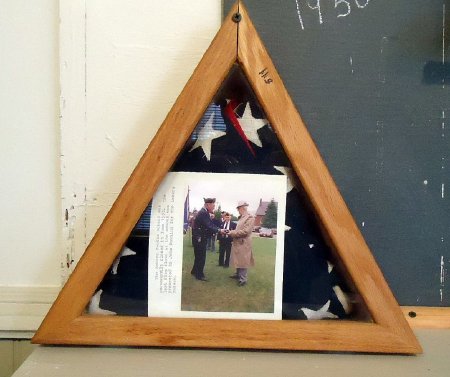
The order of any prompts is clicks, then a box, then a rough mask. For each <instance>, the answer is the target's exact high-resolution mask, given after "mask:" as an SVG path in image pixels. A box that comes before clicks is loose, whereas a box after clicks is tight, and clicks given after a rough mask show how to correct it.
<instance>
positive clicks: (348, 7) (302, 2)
mask: <svg viewBox="0 0 450 377" xmlns="http://www.w3.org/2000/svg"><path fill="white" fill-rule="evenodd" d="M370 1H371V0H295V5H296V9H297V17H298V21H299V23H300V27H301V29H302V30H305V22H304V20H303V12H304V11H306V12H309V11H314V12H316V14H317V21H318V23H319V24H320V25H322V24H323V23H324V21H325V20H326V18H327V17H328V18H331V17H337V18H342V17H347V16H349V15H350V14H351V13H352V10H353V9H355V8H357V9H364V8H365V7H367V5H368V4H369V3H370ZM330 4H331V5H334V12H333V14H331V13H330V12H332V11H330V10H329V9H328V7H324V6H323V5H327V6H329V5H330ZM324 9H327V10H326V12H325V13H326V14H325V13H324Z"/></svg>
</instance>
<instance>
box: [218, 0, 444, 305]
mask: <svg viewBox="0 0 450 377" xmlns="http://www.w3.org/2000/svg"><path fill="white" fill-rule="evenodd" d="M233 3H234V0H224V14H226V13H227V12H228V10H229V9H230V7H231V5H232V4H233ZM244 4H245V5H246V7H247V9H248V11H249V13H250V15H251V18H252V20H253V23H254V24H255V26H256V29H257V30H258V32H259V34H260V36H261V38H262V40H263V42H264V43H265V45H266V47H267V49H268V51H269V53H270V55H271V57H272V60H273V61H274V63H275V65H276V67H277V69H278V72H279V73H280V75H281V77H282V78H283V81H284V84H285V86H286V88H287V90H288V91H289V93H290V95H291V97H292V99H293V100H294V102H295V104H296V106H297V109H298V110H299V112H300V113H301V115H302V117H303V119H304V121H305V123H306V124H307V126H308V129H309V131H310V133H311V134H312V136H313V138H314V140H315V142H316V144H317V146H318V148H319V150H320V151H321V153H322V156H323V157H324V159H325V162H326V163H327V165H328V168H329V169H330V171H331V173H332V175H333V177H334V179H335V181H336V183H337V185H338V187H339V189H340V190H341V193H342V195H343V197H344V199H345V201H346V202H347V204H348V206H349V208H350V210H351V212H352V214H353V216H354V218H355V220H356V222H357V223H358V224H359V226H360V229H361V231H362V233H363V235H364V237H365V239H366V241H367V243H368V244H369V246H370V248H371V249H372V252H373V253H374V255H375V258H376V259H377V261H378V263H379V265H380V267H381V269H382V271H383V273H384V274H385V277H386V279H387V281H388V283H389V284H390V286H391V289H392V290H393V292H394V294H395V296H396V297H397V300H398V301H399V303H400V304H401V305H413V306H450V275H449V272H448V269H449V266H450V201H449V198H450V88H449V80H450V67H449V65H448V64H447V61H450V53H449V51H450V46H449V42H450V0H396V1H391V0H309V1H308V0H246V1H244Z"/></svg>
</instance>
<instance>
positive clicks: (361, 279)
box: [33, 2, 421, 354]
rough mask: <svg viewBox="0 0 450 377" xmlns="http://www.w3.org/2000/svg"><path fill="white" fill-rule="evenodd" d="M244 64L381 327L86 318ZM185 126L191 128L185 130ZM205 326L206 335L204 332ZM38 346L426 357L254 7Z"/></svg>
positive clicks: (174, 118) (89, 253) (171, 125)
mask: <svg viewBox="0 0 450 377" xmlns="http://www.w3.org/2000/svg"><path fill="white" fill-rule="evenodd" d="M236 15H240V16H239V17H236ZM239 18H240V20H239ZM236 47H237V48H236ZM236 62H238V63H239V64H240V66H241V67H242V69H243V71H244V73H245V75H246V76H247V79H248V81H249V82H250V84H251V85H252V87H253V90H254V92H255V93H256V96H257V98H258V100H259V101H260V103H261V105H262V107H263V109H264V111H265V113H266V115H267V117H268V119H269V121H270V123H271V125H272V127H273V128H274V130H275V131H276V133H277V135H278V137H279V140H280V142H281V143H282V146H283V147H284V149H285V151H286V153H287V155H288V157H289V158H290V160H291V163H292V166H293V168H294V170H295V172H296V174H297V175H298V177H299V179H300V181H301V183H302V185H303V187H304V189H305V191H306V193H307V195H308V196H309V198H310V200H311V202H312V205H313V207H314V210H315V212H316V215H317V218H318V220H319V221H320V223H321V225H322V227H323V229H324V232H325V233H326V235H327V236H328V238H329V241H330V243H331V245H332V246H333V249H334V250H335V252H336V254H337V256H338V257H339V259H340V260H341V261H342V264H343V266H345V268H346V269H347V271H348V274H349V276H350V278H351V280H352V281H353V283H354V285H355V287H356V289H357V290H358V292H359V293H360V295H361V297H362V299H363V301H364V302H365V304H366V306H367V309H368V311H369V313H370V315H371V316H372V319H373V322H356V321H251V320H223V319H220V320H217V319H173V318H148V317H121V316H95V315H83V312H84V310H85V308H86V305H87V304H88V302H89V300H90V298H91V297H92V295H93V293H94V291H95V289H96V288H97V286H98V285H99V283H100V282H101V280H102V279H103V277H104V275H105V274H106V272H107V271H108V269H109V268H110V266H111V265H112V263H113V261H114V259H115V258H116V256H117V254H118V253H119V251H120V249H121V248H122V246H123V244H124V243H125V241H126V239H127V237H128V236H129V234H130V232H131V230H132V229H133V227H134V225H135V223H136V222H137V221H138V219H139V217H140V215H141V214H142V213H143V211H144V209H145V208H146V206H147V205H148V203H149V201H150V200H151V198H152V197H153V194H154V193H155V192H156V190H157V188H158V186H159V184H160V183H161V181H162V180H163V178H164V176H165V174H166V173H167V172H168V171H169V169H170V168H171V166H172V164H173V163H174V161H175V160H176V158H177V156H178V154H179V153H180V151H181V150H182V148H183V147H184V145H185V143H186V141H187V140H188V138H189V137H190V135H191V134H192V132H193V130H194V129H195V127H196V125H197V123H198V122H199V120H200V119H201V117H202V115H203V114H204V112H205V110H206V108H207V106H208V105H209V104H210V103H211V101H212V99H213V97H214V95H215V94H216V92H217V91H218V89H219V87H220V85H221V84H222V82H223V81H224V80H225V78H226V76H227V74H228V73H229V71H230V69H231V67H232V66H233V64H235V63H236ZM192 104H195V106H192ZM181 124H182V125H183V127H180V126H179V125H181ZM93 266H95V268H94V267H93ZM200 328H201V331H198V329H200ZM33 342H34V343H42V344H83V345H135V346H171V347H214V348H254V349H278V350H314V351H323V350H326V351H356V352H379V353H405V354H414V353H420V352H421V347H420V345H419V343H418V342H417V340H416V338H415V336H414V334H413V332H412V331H411V329H410V327H409V325H408V323H407V321H406V319H405V318H404V315H403V314H402V312H401V310H400V308H399V306H398V304H397V302H396V301H395V298H394V296H393V294H392V293H391V291H390V289H389V287H388V285H387V283H386V281H385V280H384V278H383V275H382V273H381V271H380V270H379V268H378V266H377V264H376V262H375V260H374V258H373V256H372V254H371V252H370V250H369V248H368V246H367V244H366V242H365V241H364V238H363V236H362V235H361V233H360V231H359V229H358V227H357V225H356V223H355V221H354V220H353V218H352V216H351V214H350V212H349V210H348V208H347V206H346V204H345V202H344V200H343V198H342V196H341V195H340V193H339V191H338V189H337V187H336V185H335V183H334V182H333V179H332V177H331V175H330V173H329V171H328V169H327V168H326V165H325V163H324V161H323V160H322V158H321V156H320V154H319V152H318V150H317V148H316V146H315V144H314V142H313V140H312V138H311V136H310V135H309V133H308V131H307V129H306V127H305V125H304V123H303V121H302V119H301V118H300V115H299V114H298V112H297V110H296V108H295V106H294V104H293V102H292V100H291V98H290V97H289V95H288V93H287V91H286V89H285V87H284V85H283V82H282V80H281V78H280V76H279V75H278V73H277V71H276V69H275V67H274V65H273V63H272V60H271V59H270V57H269V54H268V53H267V51H266V49H265V47H264V45H263V43H262V41H261V39H260V38H259V36H258V34H257V32H256V30H255V28H254V26H253V24H252V22H251V20H250V18H249V16H248V13H247V10H246V9H245V8H244V6H243V5H242V4H239V2H237V3H236V4H235V5H234V6H233V8H232V10H231V13H230V14H229V15H228V16H227V18H226V19H225V21H224V23H223V26H222V27H221V29H220V30H219V32H218V34H217V35H216V37H215V38H214V40H213V42H212V43H211V46H210V47H209V48H208V50H207V51H206V53H205V55H204V56H203V58H202V60H201V62H200V63H199V65H198V66H197V68H196V69H195V71H194V73H193V75H192V77H191V78H190V80H189V81H188V83H187V84H186V86H185V88H184V89H183V91H182V93H181V94H180V96H179V97H178V99H177V101H176V103H175V104H174V106H173V108H172V109H171V111H170V112H169V114H168V116H167V118H166V119H165V121H164V122H163V124H162V125H161V127H160V129H159V131H158V133H157V134H156V136H155V137H154V139H153V141H152V142H151V144H150V145H149V147H148V149H147V150H146V152H145V153H144V155H143V157H142V158H141V160H140V161H139V163H138V165H137V167H136V168H135V170H134V171H133V173H132V175H131V176H130V178H129V180H128V182H127V183H126V185H125V186H124V188H123V190H122V192H121V193H120V195H119V197H118V198H117V200H116V202H115V203H114V205H113V207H112V208H111V210H110V212H109V213H108V215H107V216H106V218H105V219H104V221H103V223H102V225H101V226H100V228H99V229H98V231H97V233H96V234H95V236H94V238H93V240H92V242H91V243H90V245H89V246H88V248H87V250H86V251H85V253H84V255H83V257H82V258H81V260H80V262H79V263H78V265H77V267H76V269H75V271H74V272H73V274H72V275H71V277H70V278H69V280H68V282H67V284H66V285H65V286H64V288H63V290H62V291H61V293H60V295H59V296H58V298H57V299H56V301H55V303H54V305H53V306H52V308H51V309H50V311H49V313H48V314H47V316H46V318H45V319H44V321H43V323H42V325H41V326H40V328H39V330H38V331H37V333H36V335H35V336H34V338H33Z"/></svg>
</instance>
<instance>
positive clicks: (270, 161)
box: [88, 70, 358, 319]
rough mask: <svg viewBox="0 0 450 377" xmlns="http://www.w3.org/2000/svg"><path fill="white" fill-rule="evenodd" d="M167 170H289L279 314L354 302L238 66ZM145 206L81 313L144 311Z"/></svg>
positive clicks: (315, 314)
mask: <svg viewBox="0 0 450 377" xmlns="http://www.w3.org/2000/svg"><path fill="white" fill-rule="evenodd" d="M193 105H194V104H193ZM172 171H183V172H209V173H247V174H272V175H280V174H286V175H288V176H290V178H291V181H292V182H293V183H294V186H295V187H293V188H292V189H291V190H290V191H288V192H287V194H286V229H288V230H286V232H285V244H284V274H283V275H284V276H283V319H331V318H337V319H339V318H349V317H351V316H352V307H353V308H355V306H356V305H358V303H355V302H352V299H351V297H354V296H353V295H354V293H352V292H351V289H350V287H349V286H348V285H347V284H346V281H344V280H343V279H342V277H341V275H340V274H339V273H338V272H337V271H336V268H335V266H334V264H333V258H332V253H331V250H330V248H329V247H328V245H327V244H326V242H325V240H324V237H323V236H322V234H321V231H320V229H319V227H318V225H317V222H316V219H315V216H314V214H313V212H312V210H311V209H310V205H309V200H308V198H307V197H306V195H305V193H304V191H303V190H302V188H301V185H300V183H299V182H298V180H297V178H296V177H295V176H294V177H293V176H292V175H291V173H292V169H291V164H290V162H289V159H288V157H287V156H286V154H285V152H284V150H283V148H282V146H281V145H280V143H279V141H278V138H277V136H276V134H275V132H274V130H273V129H272V127H271V126H270V124H269V123H268V121H266V117H265V114H264V113H263V111H262V109H261V107H260V106H259V104H258V102H257V100H256V97H255V96H254V95H253V92H252V91H251V89H250V87H249V85H248V83H247V82H246V80H245V78H244V76H243V75H242V73H241V72H240V71H238V70H235V72H234V73H232V74H231V75H230V77H229V78H228V79H227V81H226V82H225V84H224V85H223V87H222V89H221V91H220V92H219V93H218V94H217V96H216V98H215V100H214V102H213V103H212V104H211V105H210V106H209V108H208V109H207V111H206V113H205V114H204V116H203V118H202V120H201V121H200V123H199V124H198V126H197V128H196V129H195V131H194V133H193V134H192V137H191V138H190V140H189V141H188V142H187V144H186V146H185V148H184V150H183V151H182V152H181V154H180V156H179V158H178V159H177V161H176V163H175V164H174V166H173V167H172ZM188 201H189V198H188V197H187V198H186V206H187V208H186V211H187V212H186V214H187V213H189V208H188V207H189V205H188ZM150 212H151V203H150V204H149V207H148V208H147V209H146V211H145V212H144V213H143V215H142V217H141V219H140V220H139V222H138V223H137V225H136V227H135V229H134V230H133V232H132V234H131V235H130V237H129V239H128V241H127V243H126V245H125V247H124V249H123V250H122V252H121V254H120V255H119V257H118V258H117V260H116V262H115V265H116V271H114V268H113V269H111V272H109V273H108V274H107V275H106V276H105V278H104V280H103V281H102V283H101V284H100V286H99V288H98V290H97V292H96V294H95V296H94V297H93V298H92V300H91V303H90V305H89V308H88V311H89V312H91V313H101V314H114V313H116V314H119V315H142V316H145V315H147V284H148V276H147V266H148V260H147V259H148V233H149V223H150ZM185 224H186V226H187V224H188V218H185ZM186 230H187V228H186ZM113 267H114V266H113Z"/></svg>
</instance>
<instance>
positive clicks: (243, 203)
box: [236, 200, 248, 208]
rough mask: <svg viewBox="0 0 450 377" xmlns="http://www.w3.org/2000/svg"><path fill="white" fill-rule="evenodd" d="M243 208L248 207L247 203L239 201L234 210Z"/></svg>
mask: <svg viewBox="0 0 450 377" xmlns="http://www.w3.org/2000/svg"><path fill="white" fill-rule="evenodd" d="M244 206H248V203H247V202H246V201H244V200H240V201H239V202H238V205H237V206H236V208H239V207H244Z"/></svg>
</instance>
